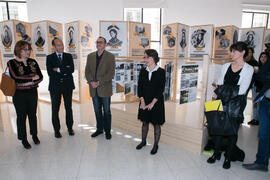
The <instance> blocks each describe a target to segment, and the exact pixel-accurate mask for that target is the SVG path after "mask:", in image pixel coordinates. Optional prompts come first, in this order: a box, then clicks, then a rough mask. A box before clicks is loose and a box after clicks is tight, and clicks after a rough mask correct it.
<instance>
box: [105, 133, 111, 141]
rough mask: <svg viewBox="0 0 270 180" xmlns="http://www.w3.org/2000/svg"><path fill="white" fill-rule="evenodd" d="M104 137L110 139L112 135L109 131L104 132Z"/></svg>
mask: <svg viewBox="0 0 270 180" xmlns="http://www.w3.org/2000/svg"><path fill="white" fill-rule="evenodd" d="M105 136H106V139H108V140H110V139H111V138H112V135H111V133H110V132H106V133H105Z"/></svg>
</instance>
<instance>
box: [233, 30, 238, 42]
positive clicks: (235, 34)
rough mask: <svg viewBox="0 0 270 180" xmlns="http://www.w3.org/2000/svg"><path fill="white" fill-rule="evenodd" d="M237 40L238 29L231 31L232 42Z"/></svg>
mask: <svg viewBox="0 0 270 180" xmlns="http://www.w3.org/2000/svg"><path fill="white" fill-rule="evenodd" d="M237 41H238V30H234V32H233V44H234V43H236V42H237Z"/></svg>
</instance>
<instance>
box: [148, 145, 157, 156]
mask: <svg viewBox="0 0 270 180" xmlns="http://www.w3.org/2000/svg"><path fill="white" fill-rule="evenodd" d="M157 150H158V145H154V146H153V149H152V150H151V152H150V154H152V155H154V154H156V153H157Z"/></svg>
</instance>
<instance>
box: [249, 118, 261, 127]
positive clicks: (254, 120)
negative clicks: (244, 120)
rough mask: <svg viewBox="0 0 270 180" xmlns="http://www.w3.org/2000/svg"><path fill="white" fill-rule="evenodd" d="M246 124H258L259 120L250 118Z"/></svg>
mask: <svg viewBox="0 0 270 180" xmlns="http://www.w3.org/2000/svg"><path fill="white" fill-rule="evenodd" d="M248 125H255V126H256V125H259V121H258V120H256V119H252V120H251V121H249V122H248Z"/></svg>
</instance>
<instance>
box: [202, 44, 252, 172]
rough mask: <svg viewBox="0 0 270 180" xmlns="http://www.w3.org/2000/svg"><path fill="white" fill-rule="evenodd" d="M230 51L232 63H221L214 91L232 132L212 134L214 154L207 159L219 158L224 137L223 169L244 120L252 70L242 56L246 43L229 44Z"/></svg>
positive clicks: (229, 159)
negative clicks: (221, 134)
mask: <svg viewBox="0 0 270 180" xmlns="http://www.w3.org/2000/svg"><path fill="white" fill-rule="evenodd" d="M230 51H231V58H232V63H226V64H224V65H223V67H222V70H221V75H220V77H219V79H218V82H217V85H218V88H217V89H216V90H215V93H216V94H217V99H221V101H222V105H223V109H224V110H225V111H227V113H228V116H229V119H230V122H231V124H232V127H231V128H232V129H231V132H233V130H234V133H231V134H230V135H227V136H226V135H224V136H220V135H215V134H213V140H214V143H215V147H214V154H213V156H211V157H210V158H209V159H208V160H207V162H208V163H210V164H212V163H215V161H216V160H217V159H218V160H219V159H220V156H221V152H220V149H221V142H222V140H223V138H224V137H226V138H227V139H228V141H229V143H228V146H227V148H226V151H225V160H224V163H223V168H224V169H229V168H230V167H231V154H232V152H233V150H234V148H235V146H236V142H237V138H238V135H237V134H238V129H239V126H240V124H241V123H242V122H243V120H244V115H243V111H244V109H245V107H246V101H247V96H246V92H247V90H248V88H249V86H250V83H251V79H252V75H253V72H254V70H253V67H252V66H250V65H249V64H247V63H246V62H245V61H244V58H245V57H246V56H247V55H248V48H247V44H246V43H244V42H236V43H234V44H232V45H231V47H230Z"/></svg>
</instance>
